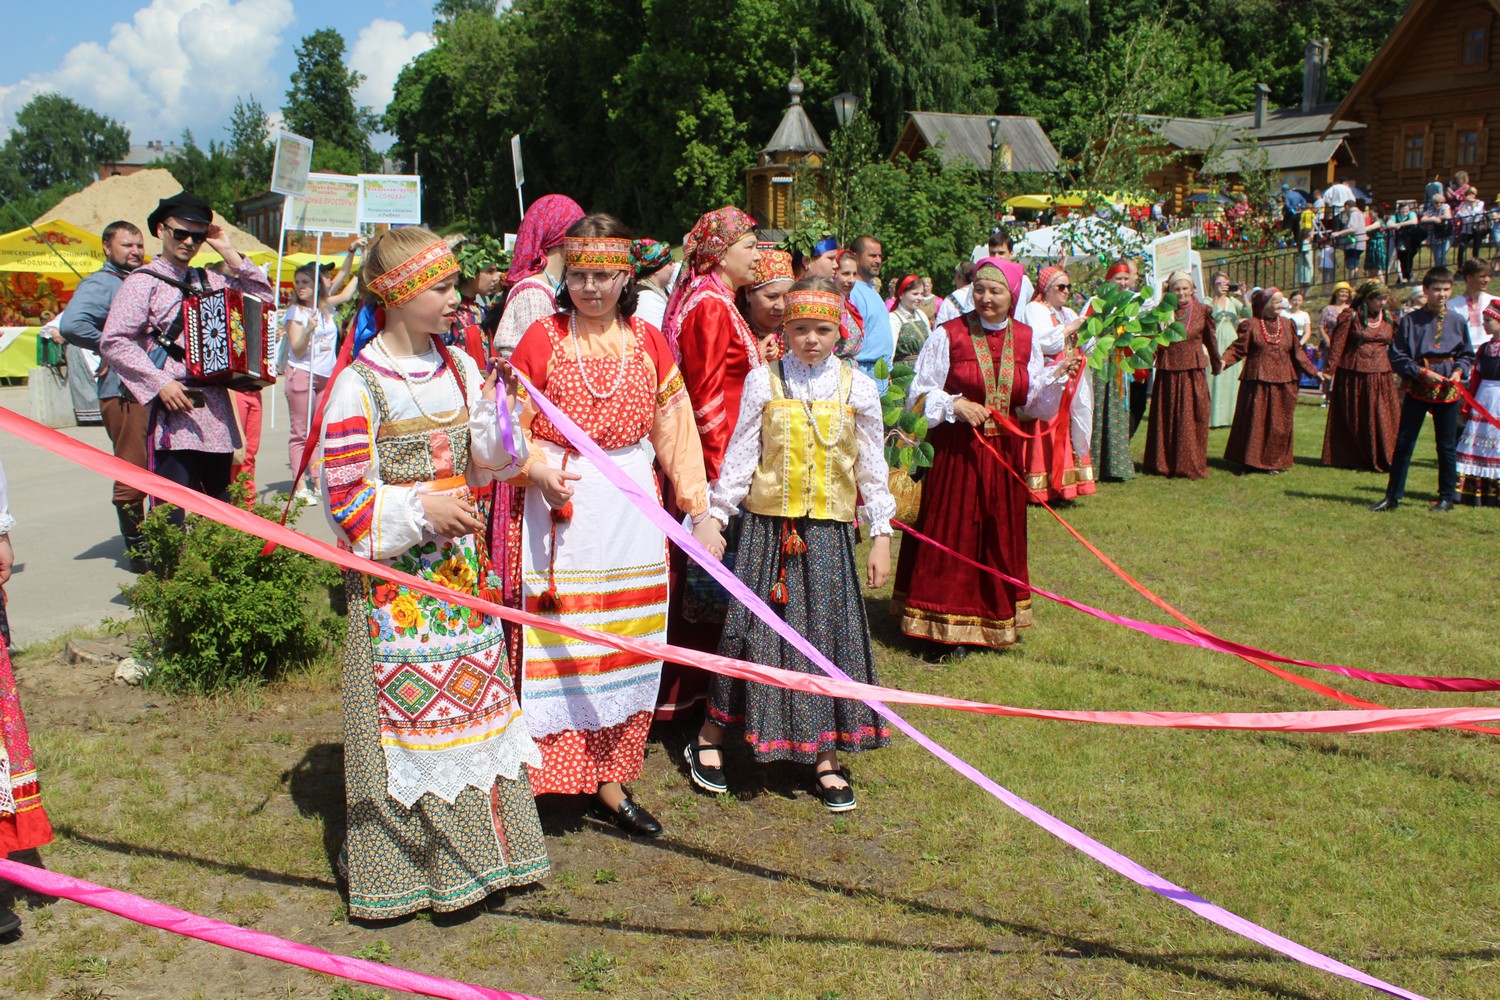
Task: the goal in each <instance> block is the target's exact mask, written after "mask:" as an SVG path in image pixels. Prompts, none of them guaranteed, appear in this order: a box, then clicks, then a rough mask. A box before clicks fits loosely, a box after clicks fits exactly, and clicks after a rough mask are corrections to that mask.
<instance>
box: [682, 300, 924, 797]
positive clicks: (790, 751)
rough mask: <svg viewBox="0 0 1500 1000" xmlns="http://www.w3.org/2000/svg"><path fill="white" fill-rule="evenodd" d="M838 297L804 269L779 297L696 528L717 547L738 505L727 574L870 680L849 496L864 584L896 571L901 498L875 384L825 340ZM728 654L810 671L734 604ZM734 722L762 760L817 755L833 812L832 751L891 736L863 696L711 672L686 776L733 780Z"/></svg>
mask: <svg viewBox="0 0 1500 1000" xmlns="http://www.w3.org/2000/svg"><path fill="white" fill-rule="evenodd" d="M842 313H843V296H842V295H840V294H839V291H838V289H837V287H836V286H835V285H834V284H833V283H832V282H831V281H829V280H828V279H826V278H804V279H803V280H802V281H799V282H798V283H797V284H796V285H794V286H792V290H791V291H790V292H788V293H787V297H786V319H785V324H784V326H783V328H782V329H783V339H784V340H785V342H786V346H787V349H788V351H789V352H790V353H789V356H788V357H786V358H783V359H782V360H780V361H776V362H772V363H771V364H769V365H766V366H764V367H761V368H757V369H756V370H755V371H753V372H751V373H750V376H749V377H748V378H747V379H746V380H745V392H744V396H743V397H742V399H741V403H740V419H739V422H738V423H737V424H736V425H735V429H734V435H733V436H732V437H731V438H730V440H729V448H728V450H727V451H726V452H725V455H724V464H723V466H722V467H721V469H720V473H719V478H718V480H717V481H716V482H715V483H714V487H713V493H712V503H711V505H710V508H709V516H708V518H707V519H705V520H703V521H701V522H700V523H699V524H698V526H697V527H696V528H695V529H694V532H693V534H694V536H695V537H696V538H697V539H698V540H699V541H700V542H702V543H703V544H704V545H705V546H707V547H708V549H709V551H711V552H714V553H715V554H719V553H722V552H723V549H724V539H723V529H724V528H725V527H726V526H727V525H728V524H729V521H730V518H732V517H734V516H735V515H736V514H737V513H738V512H739V510H740V507H741V504H743V506H744V511H745V513H744V521H743V527H742V529H741V534H740V547H739V554H738V558H737V561H736V563H735V575H736V576H737V577H738V578H739V580H740V582H741V583H742V584H743V585H744V586H746V587H748V588H749V589H750V590H752V591H754V592H755V593H756V594H757V595H759V596H761V597H763V598H765V599H767V600H768V601H770V602H771V603H772V604H774V605H779V606H780V607H781V608H782V612H781V613H782V615H783V617H784V618H785V619H786V621H787V623H788V624H789V625H791V626H792V627H793V628H794V629H796V630H797V631H798V632H800V633H801V634H802V635H804V636H807V638H808V639H809V641H811V642H812V643H813V644H814V645H816V646H817V647H818V649H819V650H820V651H821V652H823V653H824V654H826V655H827V656H828V658H829V659H830V660H832V661H833V662H834V663H835V664H837V665H838V666H839V668H840V669H842V670H843V671H844V672H845V673H847V674H848V675H849V676H850V677H852V678H853V679H855V680H857V681H864V682H867V683H870V684H878V683H879V680H878V679H877V676H876V669H875V657H874V654H873V653H872V651H871V649H870V629H869V623H868V622H867V620H866V618H865V605H864V598H863V596H862V595H861V593H860V579H861V573H860V570H859V564H858V563H857V562H856V560H855V556H854V542H855V530H854V517H855V509H856V503H858V502H859V500H860V499H862V500H863V501H864V503H863V511H864V517H863V523H864V525H865V527H866V529H867V530H868V532H869V534H870V535H871V537H872V538H873V539H874V543H873V545H872V546H871V549H870V555H869V557H868V559H867V560H866V565H865V571H864V573H863V578H864V582H865V584H866V585H867V586H869V587H870V588H872V589H874V588H878V587H882V586H884V585H885V583H886V581H887V580H888V579H889V578H890V574H891V523H890V519H891V516H892V514H894V513H895V510H896V502H895V500H893V499H892V498H891V493H890V490H889V488H888V487H887V485H886V481H887V478H888V475H889V470H888V469H887V468H886V463H885V452H884V437H885V426H884V424H883V422H882V420H881V407H880V393H879V390H878V389H877V388H876V386H875V381H874V380H873V379H871V378H870V377H869V376H867V375H865V374H864V373H862V372H860V371H859V370H858V369H857V368H856V367H855V366H854V365H853V363H852V362H849V361H844V360H841V359H840V358H839V357H838V356H837V355H836V354H835V353H834V349H835V347H836V346H837V344H838V342H839V340H840V328H839V319H840V317H841V315H842ZM719 653H720V654H721V655H723V656H730V657H735V658H737V659H743V660H751V661H754V662H757V663H765V664H768V665H770V666H776V667H782V668H784V669H787V670H798V671H801V672H803V673H819V671H818V670H817V668H816V667H814V666H813V665H812V664H811V663H810V662H809V661H808V660H807V658H806V657H804V656H803V655H802V654H801V653H798V652H796V651H795V650H792V649H791V648H790V647H789V646H788V645H787V644H786V643H785V642H784V641H783V640H782V639H781V638H780V637H779V636H778V635H777V634H776V633H775V632H774V631H773V630H772V629H771V628H770V627H769V626H768V625H766V623H765V622H763V621H761V620H759V619H758V618H757V617H756V616H755V615H753V614H752V613H751V612H750V611H749V610H748V609H747V608H746V607H745V606H744V605H743V604H742V603H740V602H739V601H735V602H733V603H732V604H731V606H730V610H729V616H728V619H727V620H726V621H725V623H724V637H723V640H722V641H721V642H720V644H719ZM731 725H733V726H743V727H744V738H745V742H746V743H748V744H749V745H750V748H751V750H752V752H753V753H754V754H755V759H756V760H757V761H758V762H762V763H764V762H767V761H773V760H792V761H797V762H799V763H803V764H811V765H813V770H814V779H813V790H814V793H815V794H816V795H817V796H818V797H819V799H821V800H822V802H823V805H824V806H825V807H826V808H828V809H829V810H830V811H833V812H846V811H848V810H850V809H853V808H854V807H855V805H856V803H855V799H854V789H853V787H852V786H851V785H850V783H849V773H848V771H846V770H844V769H842V768H840V767H839V758H838V755H839V753H840V752H843V753H859V752H861V751H864V750H874V749H878V748H880V747H884V746H887V745H889V744H890V729H889V727H888V726H886V724H885V723H884V721H883V720H881V719H880V718H879V717H878V716H877V715H876V714H875V713H874V711H873V710H871V709H870V708H869V707H868V706H866V705H865V704H864V703H862V702H859V701H854V700H851V699H845V698H830V697H827V696H824V695H815V694H805V693H801V692H794V691H790V690H787V689H784V688H777V687H771V686H769V685H766V684H756V683H753V682H745V681H739V680H734V679H731V678H728V677H723V676H715V677H714V680H713V693H712V696H711V698H710V701H709V714H708V719H707V720H706V721H705V722H704V723H703V727H702V728H701V729H700V730H699V731H698V737H697V739H696V740H694V741H692V742H690V743H689V745H688V746H687V748H686V750H685V756H686V757H687V762H688V767H689V769H690V772H691V775H692V778H693V781H694V783H695V784H697V785H698V786H699V787H700V788H703V789H705V790H706V791H710V792H714V793H720V792H724V791H727V790H728V784H727V782H726V780H725V778H724V772H723V753H722V744H723V742H724V736H725V728H726V727H728V726H731Z"/></svg>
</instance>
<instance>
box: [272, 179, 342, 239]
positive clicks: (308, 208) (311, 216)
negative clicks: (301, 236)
mask: <svg viewBox="0 0 1500 1000" xmlns="http://www.w3.org/2000/svg"><path fill="white" fill-rule="evenodd" d="M360 187H361V185H360V180H359V178H358V177H346V176H344V175H343V174H308V175H307V193H306V194H305V195H303V196H302V197H300V198H289V199H287V210H286V214H285V217H284V219H283V221H282V228H283V229H292V230H296V231H299V232H304V233H357V232H359V222H360Z"/></svg>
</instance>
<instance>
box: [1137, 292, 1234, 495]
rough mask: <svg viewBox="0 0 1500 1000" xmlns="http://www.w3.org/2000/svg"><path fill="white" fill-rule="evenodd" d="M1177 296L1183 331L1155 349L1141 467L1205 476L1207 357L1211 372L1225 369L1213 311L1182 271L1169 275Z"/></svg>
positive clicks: (1189, 476) (1157, 473) (1160, 473)
mask: <svg viewBox="0 0 1500 1000" xmlns="http://www.w3.org/2000/svg"><path fill="white" fill-rule="evenodd" d="M1165 287H1166V289H1167V291H1169V292H1171V293H1172V294H1173V295H1175V296H1177V321H1178V322H1179V323H1181V324H1182V325H1183V327H1185V328H1186V330H1187V336H1185V337H1184V338H1183V339H1181V340H1179V341H1178V342H1177V343H1175V344H1168V345H1167V346H1165V347H1162V348H1160V349H1159V350H1158V351H1157V352H1156V387H1155V388H1154V389H1153V390H1152V391H1151V418H1150V419H1151V422H1150V423H1149V424H1148V425H1147V427H1146V462H1145V465H1144V466H1143V470H1144V471H1145V472H1148V473H1150V474H1151V475H1155V476H1182V477H1184V478H1187V479H1204V478H1207V476H1208V423H1209V416H1210V411H1211V404H1210V402H1209V398H1208V377H1207V376H1205V375H1204V374H1203V366H1204V363H1205V360H1206V361H1207V364H1208V367H1209V368H1211V369H1212V370H1213V373H1214V374H1215V375H1217V374H1219V372H1220V371H1221V370H1223V367H1224V366H1223V364H1222V363H1221V362H1220V360H1219V339H1218V337H1217V336H1215V334H1214V319H1213V313H1212V312H1211V311H1210V310H1209V308H1208V306H1206V305H1204V304H1203V303H1201V302H1199V301H1197V299H1196V298H1194V296H1193V279H1192V278H1190V277H1188V276H1187V275H1186V274H1184V273H1183V272H1181V271H1173V272H1172V273H1171V274H1169V275H1168V276H1167V280H1166V284H1165Z"/></svg>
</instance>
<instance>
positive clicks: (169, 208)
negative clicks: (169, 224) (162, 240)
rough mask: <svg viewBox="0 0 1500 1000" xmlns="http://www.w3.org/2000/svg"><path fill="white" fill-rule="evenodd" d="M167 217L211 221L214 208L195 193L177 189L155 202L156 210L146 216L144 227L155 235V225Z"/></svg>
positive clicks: (185, 220)
mask: <svg viewBox="0 0 1500 1000" xmlns="http://www.w3.org/2000/svg"><path fill="white" fill-rule="evenodd" d="M169 218H170V219H181V220H182V221H183V222H204V223H211V222H213V221H214V209H213V206H212V205H210V204H209V203H208V202H206V201H204V200H203V199H202V198H200V197H198V196H197V195H195V194H188V193H187V192H186V191H179V192H178V193H177V194H174V195H173V196H172V197H170V198H163V199H162V200H161V201H159V202H157V204H156V211H154V212H152V213H151V214H150V215H148V216H147V217H146V228H147V229H148V230H149V231H150V232H151V235H152V236H155V235H156V227H157V226H160V225H161V224H162V223H163V222H166V221H167V219H169Z"/></svg>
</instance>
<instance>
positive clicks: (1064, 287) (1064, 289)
mask: <svg viewBox="0 0 1500 1000" xmlns="http://www.w3.org/2000/svg"><path fill="white" fill-rule="evenodd" d="M1052 287H1053V288H1055V289H1057V290H1058V291H1059V292H1071V291H1072V290H1073V286H1072V285H1070V284H1068V283H1067V282H1061V283H1059V284H1056V285H1053V286H1052Z"/></svg>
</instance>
